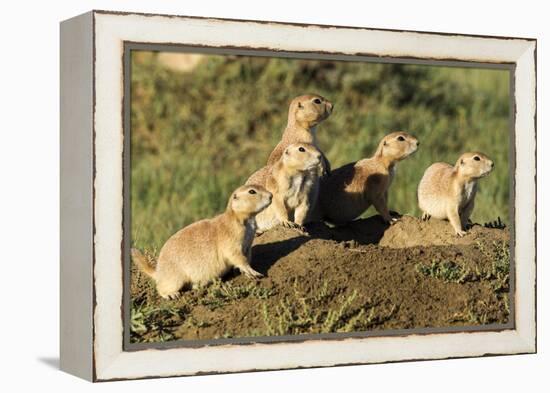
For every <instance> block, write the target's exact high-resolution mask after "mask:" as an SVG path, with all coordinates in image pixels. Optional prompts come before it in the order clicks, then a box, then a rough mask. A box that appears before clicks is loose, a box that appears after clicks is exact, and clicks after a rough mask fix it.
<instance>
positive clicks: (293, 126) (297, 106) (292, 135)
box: [267, 94, 334, 173]
mask: <svg viewBox="0 0 550 393" xmlns="http://www.w3.org/2000/svg"><path fill="white" fill-rule="evenodd" d="M333 107H334V106H333V104H332V103H331V102H330V101H329V100H327V99H326V98H324V97H321V96H319V95H315V94H308V95H303V96H299V97H296V98H294V99H293V100H292V102H291V103H290V107H289V109H288V122H287V125H286V128H285V130H284V132H283V135H282V137H281V141H280V142H279V144H278V145H277V146H276V147H275V149H274V150H273V151H272V152H271V154H270V155H269V158H268V160H267V166H271V165H275V163H276V162H277V161H279V159H280V158H281V156H282V155H283V152H284V151H285V149H286V148H287V147H288V146H289V145H290V144H292V143H309V144H311V145H314V146H315V147H317V148H318V149H319V146H318V144H317V137H316V126H317V125H318V124H319V123H321V122H322V121H323V120H325V119H326V118H328V117H329V116H330V114H331V113H332V109H333ZM319 151H321V149H319ZM321 154H322V151H321ZM322 159H323V171H324V172H325V173H329V172H330V163H329V161H328V160H327V159H326V157H325V156H324V155H323V158H322Z"/></svg>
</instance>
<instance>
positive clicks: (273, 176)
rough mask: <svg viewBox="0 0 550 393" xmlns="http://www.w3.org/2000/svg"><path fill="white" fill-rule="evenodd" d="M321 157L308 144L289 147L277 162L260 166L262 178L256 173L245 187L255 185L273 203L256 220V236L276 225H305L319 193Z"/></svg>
mask: <svg viewBox="0 0 550 393" xmlns="http://www.w3.org/2000/svg"><path fill="white" fill-rule="evenodd" d="M321 159H322V155H321V152H320V151H319V149H317V148H316V147H315V146H314V145H311V144H309V143H293V144H291V145H289V146H288V147H287V148H286V149H285V151H284V153H283V155H282V156H281V158H279V161H277V162H276V163H275V165H273V166H271V167H264V168H262V170H261V171H264V172H263V173H264V174H263V176H262V177H261V178H259V177H258V176H257V173H258V172H259V171H258V172H256V174H254V175H252V176H251V177H250V179H248V181H247V184H249V183H256V182H259V183H260V184H262V185H264V186H265V188H266V189H267V190H268V191H269V192H271V193H272V194H273V202H272V203H271V205H270V206H269V207H268V208H267V209H265V210H264V211H263V212H261V213H259V214H258V216H257V217H256V222H257V226H258V229H257V231H258V233H262V232H265V231H266V230H268V229H270V228H273V227H274V226H276V225H279V224H282V225H284V226H287V227H296V228H302V226H303V225H304V224H305V223H307V220H308V219H309V217H310V212H311V211H312V209H313V207H314V206H315V203H316V202H317V196H318V192H319V176H320V174H321V171H322V170H321V165H322V163H321Z"/></svg>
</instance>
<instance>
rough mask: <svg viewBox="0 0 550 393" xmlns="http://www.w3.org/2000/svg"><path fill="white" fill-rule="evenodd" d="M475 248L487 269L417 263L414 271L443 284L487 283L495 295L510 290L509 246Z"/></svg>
mask: <svg viewBox="0 0 550 393" xmlns="http://www.w3.org/2000/svg"><path fill="white" fill-rule="evenodd" d="M476 248H477V249H478V250H479V251H480V253H481V254H482V255H483V256H484V257H485V258H486V259H487V260H488V261H491V265H490V266H489V267H488V268H481V267H479V266H476V265H474V266H472V267H467V266H465V265H463V264H461V263H457V262H453V261H436V260H434V261H432V263H431V264H429V265H425V264H422V263H419V264H417V265H416V266H415V269H416V271H417V272H418V273H419V274H421V275H423V276H426V277H432V278H435V279H438V280H443V281H445V282H454V283H459V284H463V283H465V282H474V281H482V280H483V281H487V282H489V283H490V285H491V288H492V289H493V291H494V292H495V293H499V294H500V293H505V292H508V291H509V289H510V286H509V285H510V245H509V244H508V243H507V242H492V243H483V242H478V243H477V244H476Z"/></svg>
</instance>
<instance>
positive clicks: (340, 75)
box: [131, 51, 510, 255]
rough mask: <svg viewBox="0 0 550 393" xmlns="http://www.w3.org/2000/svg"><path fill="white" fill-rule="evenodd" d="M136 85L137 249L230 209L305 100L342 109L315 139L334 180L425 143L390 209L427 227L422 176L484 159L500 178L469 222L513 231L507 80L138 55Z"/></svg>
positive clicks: (416, 70)
mask: <svg viewBox="0 0 550 393" xmlns="http://www.w3.org/2000/svg"><path fill="white" fill-rule="evenodd" d="M131 79H132V85H131V212H132V213H131V214H132V242H133V244H134V246H137V247H139V248H141V249H146V250H149V251H150V252H152V253H153V254H155V255H156V254H157V253H158V251H159V250H160V248H161V247H162V245H163V244H164V242H165V241H166V240H167V239H168V237H169V236H170V235H172V234H173V233H174V232H176V231H177V230H178V229H180V228H182V227H184V226H185V225H188V224H190V223H192V222H194V221H196V220H199V219H201V218H206V217H212V216H214V215H216V214H218V213H220V212H222V211H223V210H224V209H225V206H226V203H227V198H228V196H229V194H230V193H231V191H233V190H234V189H235V188H236V187H238V186H240V185H242V184H243V183H244V182H245V181H246V179H247V178H248V176H249V175H250V174H252V173H253V172H254V171H255V170H256V169H258V168H260V167H262V166H263V165H264V164H265V162H266V160H267V157H268V155H269V153H270V152H271V150H272V149H273V148H274V147H275V145H276V144H277V142H278V141H279V139H280V136H281V133H282V131H283V129H284V127H285V125H286V120H287V110H288V104H289V102H290V100H291V99H292V98H294V97H295V96H297V95H301V94H306V93H317V94H321V95H323V96H325V97H326V98H328V99H329V100H331V101H332V102H333V103H334V104H335V110H334V112H333V114H332V116H331V117H329V118H328V119H327V120H326V121H325V122H324V123H322V124H321V125H320V126H319V127H318V132H317V134H318V137H319V142H320V146H321V149H322V150H323V151H324V153H325V154H326V156H327V157H328V159H329V160H330V162H331V165H332V167H333V168H337V167H339V166H341V165H343V164H346V163H348V162H351V161H356V160H358V159H361V158H364V157H368V156H371V155H372V154H373V153H374V150H375V149H376V146H377V144H378V142H379V140H380V139H381V138H382V136H384V135H385V134H386V133H388V132H390V131H394V130H404V131H408V132H410V133H411V134H413V135H415V136H417V137H418V138H419V140H420V142H421V145H420V148H419V150H418V152H417V153H416V154H415V155H413V156H412V157H410V158H409V159H407V160H405V161H403V162H401V163H400V165H398V170H397V175H396V178H395V180H394V183H393V185H392V188H391V190H390V194H389V195H390V198H389V205H390V209H392V210H396V211H398V212H400V213H407V214H413V215H419V210H418V207H417V203H416V187H417V184H418V182H419V181H420V178H421V176H422V174H423V172H424V170H425V169H426V168H427V167H428V166H429V165H430V164H431V163H433V162H435V161H446V162H449V163H452V164H454V162H455V161H456V159H457V158H458V156H459V155H460V154H461V153H462V152H465V151H471V150H479V151H482V152H484V153H486V154H487V155H489V156H490V157H491V158H492V159H493V160H494V161H495V170H494V172H493V173H492V174H491V175H490V176H488V177H487V178H484V179H482V180H481V181H480V184H479V185H480V191H479V193H478V196H477V199H476V207H475V210H474V213H473V216H472V219H473V221H474V222H481V223H483V222H487V221H492V220H495V219H496V217H497V216H500V217H501V218H502V219H503V221H504V222H506V223H508V221H509V211H508V200H509V181H510V180H509V166H508V151H509V116H510V107H509V97H510V85H509V71H505V70H487V69H473V68H453V67H440V66H424V65H422V66H419V65H397V64H374V63H361V62H335V61H316V60H301V59H282V58H264V57H242V56H213V55H208V56H200V55H189V54H167V53H156V52H147V51H133V52H132V75H131ZM372 214H375V213H374V210H373V208H372V207H371V208H370V209H369V210H368V211H367V212H366V213H365V216H369V215H372Z"/></svg>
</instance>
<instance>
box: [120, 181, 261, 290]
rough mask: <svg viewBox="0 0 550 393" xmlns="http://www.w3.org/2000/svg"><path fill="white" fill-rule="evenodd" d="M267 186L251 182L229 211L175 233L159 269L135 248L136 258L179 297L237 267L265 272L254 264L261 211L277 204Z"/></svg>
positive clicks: (236, 193)
mask: <svg viewBox="0 0 550 393" xmlns="http://www.w3.org/2000/svg"><path fill="white" fill-rule="evenodd" d="M271 198H272V195H271V193H270V192H269V191H267V190H266V189H265V188H264V187H261V186H256V185H245V186H242V187H239V188H237V190H235V191H234V192H233V193H232V194H231V197H230V199H229V202H228V204H227V209H226V211H225V212H224V213H222V214H220V215H218V216H216V217H214V218H211V219H205V220H201V221H197V222H195V223H193V224H191V225H189V226H187V227H185V228H183V229H181V230H180V231H178V232H177V233H176V234H174V235H173V236H172V237H171V238H170V239H168V241H167V242H166V243H165V244H164V246H163V247H162V249H161V251H160V254H159V258H158V262H157V265H156V268H153V267H152V266H151V265H150V264H149V262H148V261H147V260H146V258H145V256H144V255H143V254H142V253H141V252H140V251H139V250H137V249H132V251H131V252H132V260H133V261H134V263H136V265H137V266H138V267H139V268H140V269H141V270H142V271H143V272H144V273H145V274H147V275H148V276H150V277H151V278H153V279H154V280H155V282H156V285H157V292H158V293H159V295H160V296H162V297H163V298H174V297H177V296H178V293H179V291H180V289H181V288H182V287H183V286H185V285H188V284H191V285H193V286H195V285H201V284H207V283H208V282H210V281H212V280H213V279H215V278H219V277H222V276H223V275H224V274H225V273H226V272H227V271H228V270H229V269H230V268H232V267H236V268H237V269H239V270H240V271H241V273H244V274H245V275H246V276H248V277H252V278H257V277H261V274H260V273H258V272H257V271H255V270H254V269H252V267H251V266H250V255H251V248H252V241H253V240H254V234H255V232H256V215H257V214H258V213H260V212H261V211H262V210H264V209H266V208H267V207H268V206H269V205H270V203H271Z"/></svg>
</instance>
